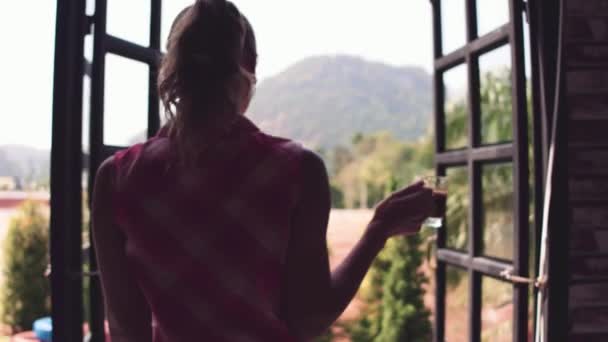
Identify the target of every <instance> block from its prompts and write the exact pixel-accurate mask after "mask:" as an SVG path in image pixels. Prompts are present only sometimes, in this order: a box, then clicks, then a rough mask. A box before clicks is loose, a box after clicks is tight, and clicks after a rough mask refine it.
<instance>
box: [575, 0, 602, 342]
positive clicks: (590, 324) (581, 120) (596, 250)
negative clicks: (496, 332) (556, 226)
mask: <svg viewBox="0 0 608 342" xmlns="http://www.w3.org/2000/svg"><path fill="white" fill-rule="evenodd" d="M564 33H565V36H564V38H565V41H566V45H565V50H564V53H565V66H566V75H565V76H566V84H567V89H566V94H567V95H566V96H567V99H566V103H567V111H568V114H569V124H568V132H569V133H568V135H569V136H568V160H569V165H568V173H569V193H570V196H569V199H570V208H571V209H570V210H571V212H570V217H571V222H570V257H569V264H570V271H571V272H570V287H569V288H570V290H569V321H570V338H569V339H568V340H569V341H572V342H578V341H581V342H582V341H585V342H593V341H608V1H606V0H567V13H566V16H565V32H564Z"/></svg>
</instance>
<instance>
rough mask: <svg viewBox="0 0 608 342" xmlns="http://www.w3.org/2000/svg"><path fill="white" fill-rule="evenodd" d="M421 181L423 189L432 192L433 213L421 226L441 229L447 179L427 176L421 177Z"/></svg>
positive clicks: (445, 201) (446, 196)
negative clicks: (425, 188)
mask: <svg viewBox="0 0 608 342" xmlns="http://www.w3.org/2000/svg"><path fill="white" fill-rule="evenodd" d="M422 180H423V181H424V186H425V187H427V188H429V189H431V190H433V211H432V213H431V216H430V217H429V218H427V219H426V221H424V223H423V224H424V225H425V226H427V227H430V228H435V229H437V228H441V227H442V226H443V218H444V217H445V212H446V207H447V200H448V179H447V177H444V176H428V177H422Z"/></svg>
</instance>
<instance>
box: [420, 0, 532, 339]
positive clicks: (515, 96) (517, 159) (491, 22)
mask: <svg viewBox="0 0 608 342" xmlns="http://www.w3.org/2000/svg"><path fill="white" fill-rule="evenodd" d="M432 3H433V20H434V39H435V44H434V46H435V63H434V64H435V122H436V124H435V127H436V131H437V136H436V148H437V155H436V172H437V173H438V174H439V175H447V177H448V179H449V182H450V187H449V191H448V208H447V212H446V228H445V229H440V230H439V231H438V233H437V234H438V236H437V261H438V266H437V269H436V280H437V286H436V301H437V302H436V315H437V317H436V320H435V340H436V341H525V340H527V338H528V326H529V324H528V314H529V313H528V305H529V291H528V287H527V285H526V284H524V285H522V284H515V283H512V282H511V281H509V280H507V279H506V277H505V276H504V272H512V274H515V275H518V276H521V277H528V272H529V270H528V265H529V257H530V255H529V254H530V251H529V248H528V246H529V238H530V237H529V230H530V225H529V222H528V219H529V213H530V209H529V199H530V195H529V183H528V182H529V174H530V173H529V171H528V168H529V165H528V133H527V132H528V117H527V105H526V74H525V60H524V37H523V22H522V11H523V8H522V4H521V3H520V2H519V1H516V0H469V1H464V0H462V1H455V0H449V1H448V0H444V1H433V2H432ZM459 16H460V21H459V20H458V17H459ZM463 18H464V19H463ZM462 34H464V35H465V37H466V39H465V40H462V39H460V40H458V37H459V35H462ZM455 317H457V318H455Z"/></svg>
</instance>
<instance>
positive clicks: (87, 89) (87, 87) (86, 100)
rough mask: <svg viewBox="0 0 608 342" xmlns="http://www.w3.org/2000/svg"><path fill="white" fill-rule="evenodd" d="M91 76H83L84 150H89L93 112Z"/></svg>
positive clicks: (86, 151)
mask: <svg viewBox="0 0 608 342" xmlns="http://www.w3.org/2000/svg"><path fill="white" fill-rule="evenodd" d="M90 108H91V78H90V77H89V76H86V75H85V76H84V77H83V78H82V151H83V152H84V153H88V152H89V139H90V137H89V134H90V130H89V127H90V126H89V125H90V119H89V118H90V116H91V115H90V114H91V110H90Z"/></svg>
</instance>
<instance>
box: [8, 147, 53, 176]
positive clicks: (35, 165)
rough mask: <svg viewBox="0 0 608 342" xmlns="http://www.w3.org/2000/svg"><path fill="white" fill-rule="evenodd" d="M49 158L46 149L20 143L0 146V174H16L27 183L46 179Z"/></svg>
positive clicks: (48, 173) (48, 152)
mask: <svg viewBox="0 0 608 342" xmlns="http://www.w3.org/2000/svg"><path fill="white" fill-rule="evenodd" d="M50 158H51V153H50V151H48V150H46V151H45V150H40V149H36V148H32V147H27V146H20V145H4V146H0V176H17V177H19V178H20V179H21V180H24V181H25V182H27V183H30V182H32V181H36V182H44V181H47V180H48V179H49V175H50V165H51V164H50Z"/></svg>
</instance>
